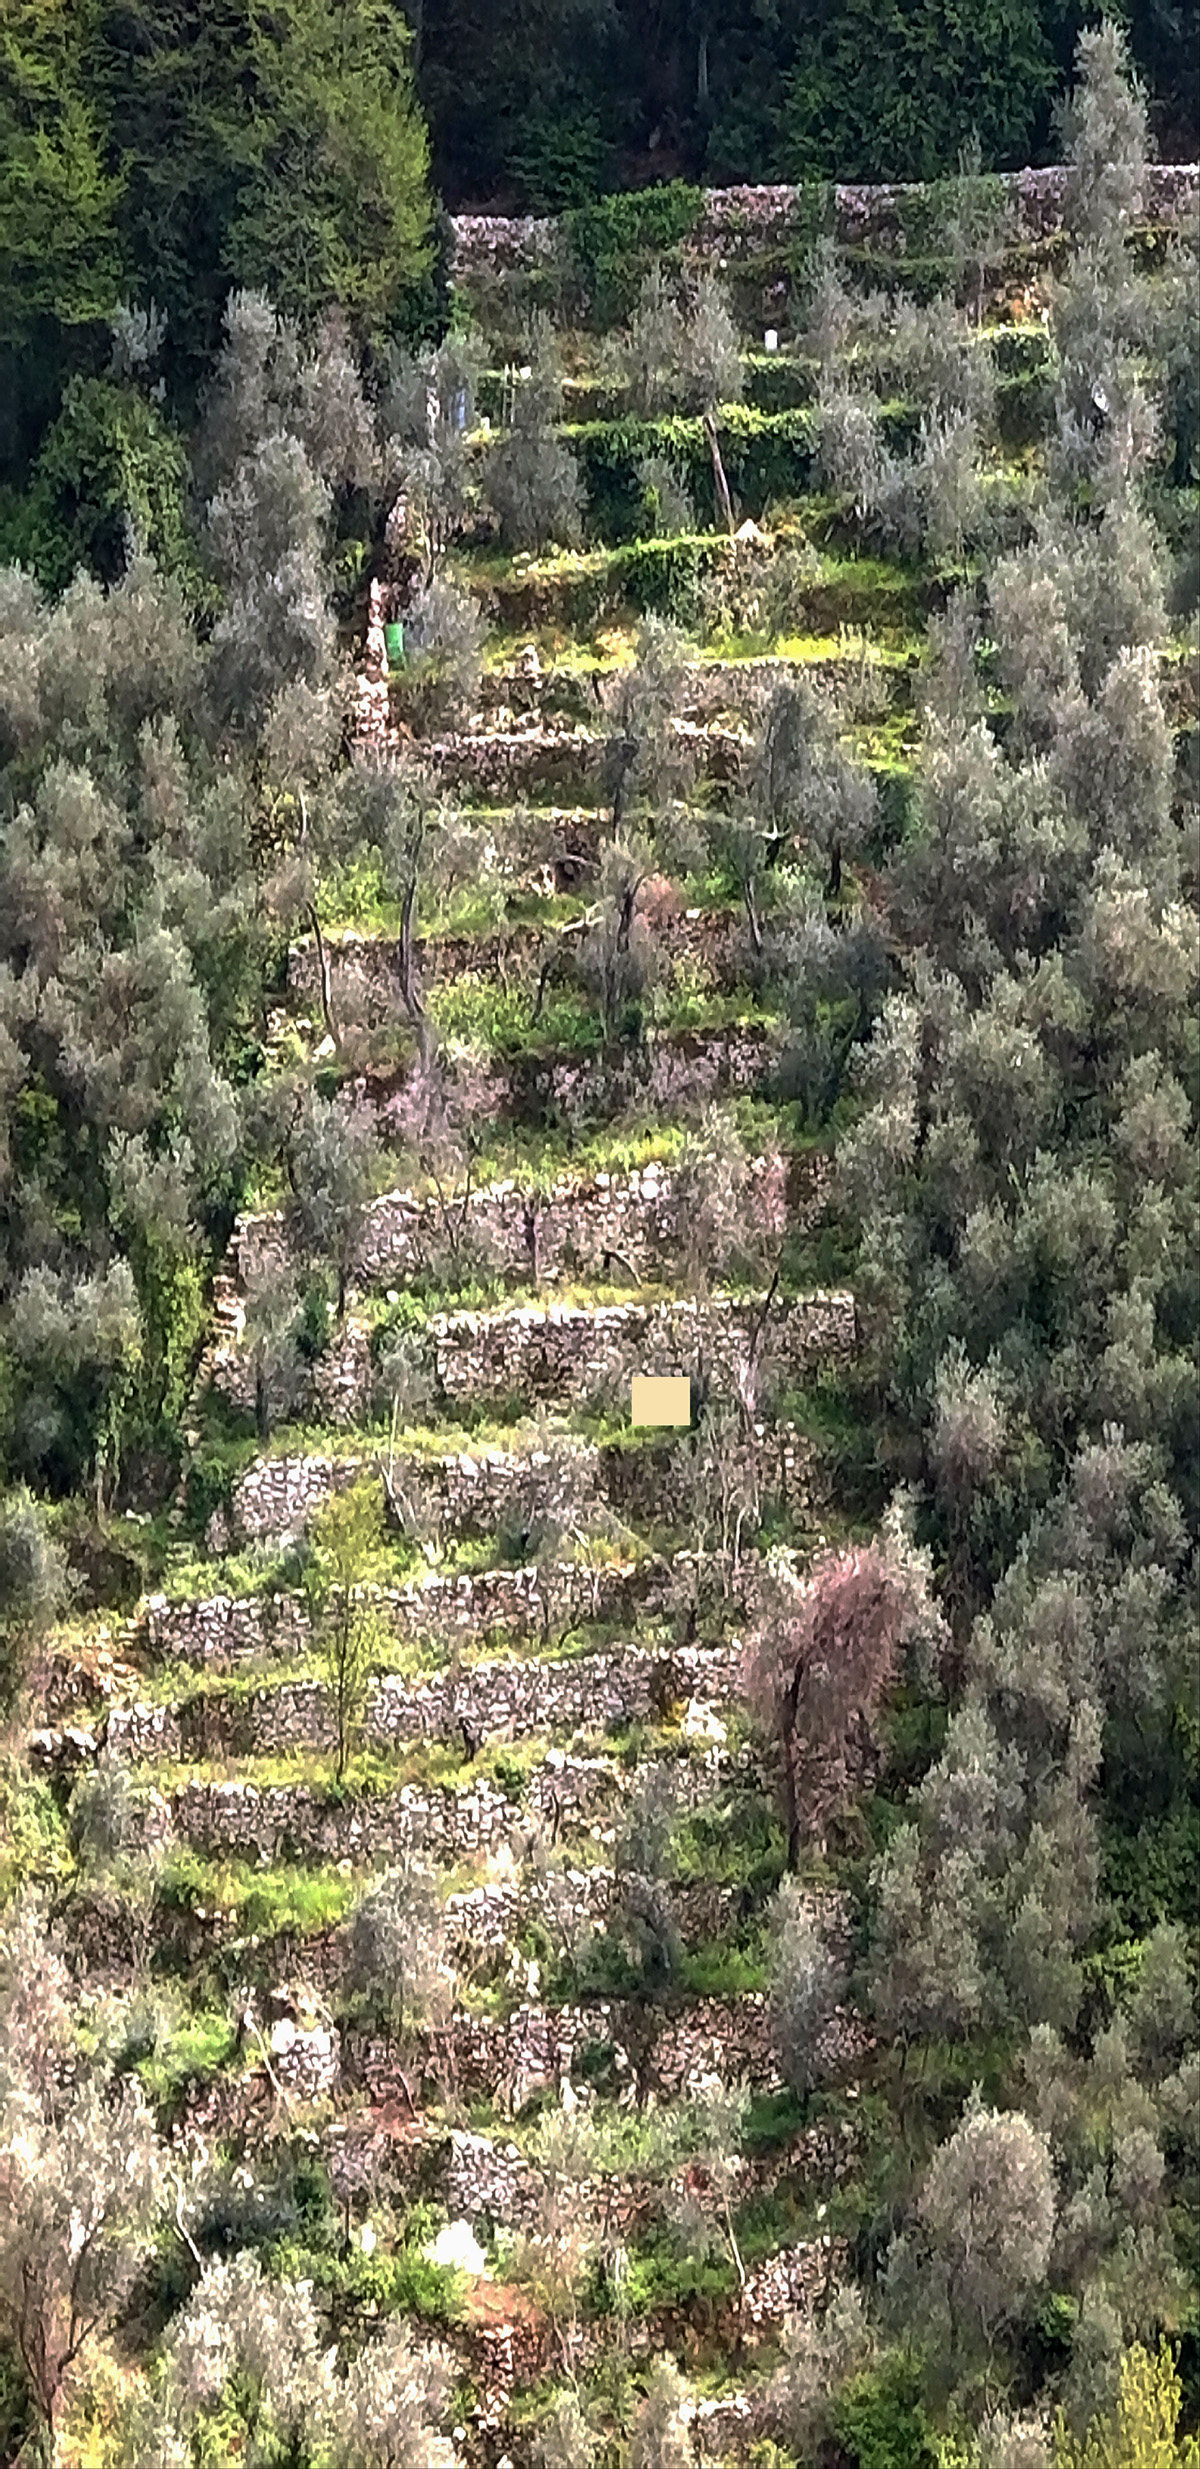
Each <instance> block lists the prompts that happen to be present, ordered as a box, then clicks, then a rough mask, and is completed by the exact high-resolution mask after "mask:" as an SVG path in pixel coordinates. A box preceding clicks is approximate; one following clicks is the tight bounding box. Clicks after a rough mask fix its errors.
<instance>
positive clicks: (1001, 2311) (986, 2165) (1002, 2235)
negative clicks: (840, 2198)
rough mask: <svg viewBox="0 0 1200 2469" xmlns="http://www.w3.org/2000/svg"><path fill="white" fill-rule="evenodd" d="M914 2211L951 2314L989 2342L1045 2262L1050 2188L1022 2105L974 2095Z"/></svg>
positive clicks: (1050, 2173) (1048, 2171)
mask: <svg viewBox="0 0 1200 2469" xmlns="http://www.w3.org/2000/svg"><path fill="white" fill-rule="evenodd" d="M917 2210H918V2216H919V2218H920V2221H921V2223H922V2226H923V2228H924V2229H925V2231H926V2234H927V2235H928V2237H929V2240H930V2244H931V2247H932V2250H933V2256H934V2259H935V2265H936V2268H937V2269H938V2271H939V2273H940V2274H941V2275H944V2286H945V2292H946V2297H947V2301H948V2304H949V2307H950V2310H951V2314H952V2317H953V2319H954V2320H955V2322H956V2323H957V2324H958V2325H959V2328H960V2331H963V2330H966V2329H967V2328H968V2327H971V2328H972V2329H973V2330H974V2331H976V2332H977V2333H978V2335H979V2336H980V2337H981V2338H982V2339H983V2340H984V2341H985V2342H986V2341H990V2339H991V2338H992V2336H993V2334H994V2333H995V2331H996V2329H997V2328H998V2326H999V2324H1000V2323H1001V2321H1002V2320H1003V2319H1004V2317H1005V2316H1007V2315H1011V2314H1012V2313H1013V2312H1014V2311H1015V2310H1016V2309H1017V2307H1019V2306H1020V2305H1021V2303H1022V2301H1023V2300H1024V2298H1025V2297H1026V2296H1027V2295H1028V2294H1029V2293H1030V2292H1031V2291H1032V2290H1034V2289H1036V2288H1037V2287H1039V2286H1040V2284H1041V2282H1042V2281H1043V2280H1044V2278H1045V2274H1046V2267H1047V2265H1048V2263H1049V2260H1050V2249H1051V2245H1052V2242H1053V2237H1054V2222H1055V2210H1056V2185H1055V2173H1054V2164H1053V2161H1052V2159H1051V2156H1050V2149H1049V2146H1048V2144H1047V2143H1046V2141H1045V2138H1044V2137H1043V2136H1042V2135H1039V2134H1038V2132H1037V2131H1036V2129H1035V2128H1034V2127H1032V2126H1031V2125H1030V2123H1029V2120H1028V2118H1027V2117H1024V2116H1023V2115H1022V2113H1021V2111H1020V2110H1009V2111H1000V2110H997V2109H988V2108H986V2107H985V2106H984V2104H983V2102H982V2101H981V2100H980V2099H979V2097H978V2095H977V2094H976V2095H974V2096H973V2097H972V2099H971V2100H970V2101H969V2102H968V2105H967V2108H966V2110H965V2112H964V2115H963V2119H962V2123H961V2125H959V2126H958V2127H956V2129H955V2131H954V2133H953V2134H952V2135H951V2136H950V2137H949V2139H948V2140H947V2141H946V2142H945V2143H943V2144H941V2145H940V2146H939V2148H938V2150H937V2151H936V2152H935V2154H934V2157H933V2160H932V2162H931V2163H930V2167H929V2171H928V2174H927V2176H926V2179H925V2184H924V2186H923V2188H922V2191H921V2196H920V2200H919V2203H918V2206H917Z"/></svg>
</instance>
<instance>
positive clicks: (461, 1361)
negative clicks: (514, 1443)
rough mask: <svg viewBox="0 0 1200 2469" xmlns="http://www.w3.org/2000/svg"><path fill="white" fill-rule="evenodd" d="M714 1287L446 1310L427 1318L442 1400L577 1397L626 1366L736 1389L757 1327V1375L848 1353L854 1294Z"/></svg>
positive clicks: (607, 1386)
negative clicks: (663, 1295)
mask: <svg viewBox="0 0 1200 2469" xmlns="http://www.w3.org/2000/svg"><path fill="white" fill-rule="evenodd" d="M760 1317H761V1306H760V1305H759V1304H756V1303H753V1302H750V1303H743V1302H732V1301H729V1300H728V1299H726V1298H723V1297H718V1298H714V1299H713V1300H712V1301H709V1302H707V1303H692V1302H687V1301H682V1300H681V1301H678V1302H672V1303H663V1304H641V1303H620V1304H612V1305H605V1306H602V1307H601V1308H600V1309H599V1310H596V1311H585V1310H582V1309H577V1308H575V1307H572V1306H570V1305H559V1306H555V1305H553V1304H552V1305H550V1306H549V1307H546V1308H541V1309H539V1308H535V1307H527V1308H525V1309H521V1310H514V1311H506V1312H499V1313H488V1314H485V1313H480V1312H453V1313H445V1314H442V1315H439V1317H438V1318H436V1319H435V1320H434V1321H433V1322H432V1323H431V1327H432V1330H433V1334H434V1364H435V1369H436V1373H437V1379H438V1385H439V1387H440V1389H441V1392H442V1395H443V1396H444V1397H445V1398H446V1400H447V1401H448V1402H449V1403H453V1401H454V1400H456V1399H459V1398H464V1399H465V1398H471V1399H481V1398H485V1397H502V1396H508V1395H511V1394H512V1393H513V1392H514V1391H517V1390H519V1391H520V1392H521V1393H522V1394H523V1395H524V1396H526V1397H529V1398H542V1399H546V1400H548V1401H552V1402H555V1403H558V1404H562V1405H566V1404H568V1403H570V1404H572V1405H581V1404H583V1403H584V1402H585V1401H586V1400H588V1399H590V1398H595V1397H601V1396H603V1395H604V1394H605V1393H606V1392H612V1391H618V1390H619V1389H620V1388H622V1387H623V1386H624V1384H625V1383H626V1382H627V1381H628V1380H629V1379H630V1378H631V1377H632V1375H633V1373H635V1372H651V1373H659V1372H679V1373H684V1372H687V1373H691V1374H692V1376H693V1377H696V1376H699V1375H701V1374H702V1373H706V1374H707V1375H708V1376H709V1377H710V1378H712V1379H715V1380H717V1381H720V1382H721V1383H722V1384H723V1386H724V1387H725V1388H726V1389H727V1391H728V1393H729V1395H731V1396H733V1397H736V1396H737V1395H738V1394H739V1388H740V1383H741V1380H742V1377H743V1376H744V1373H745V1370H746V1367H747V1366H748V1363H749V1359H750V1348H751V1345H752V1343H753V1342H754V1336H755V1332H756V1330H757V1331H758V1332H759V1344H758V1356H757V1361H758V1367H759V1370H760V1372H761V1374H762V1376H763V1377H764V1378H765V1379H768V1380H770V1379H775V1380H789V1379H790V1380H797V1379H800V1378H802V1377H803V1376H804V1374H805V1373H806V1372H807V1371H808V1370H809V1369H810V1368H811V1366H812V1364H813V1363H814V1362H815V1361H816V1360H818V1359H819V1358H820V1357H823V1356H828V1355H848V1354H852V1353H853V1351H854V1348H855V1345H856V1342H857V1332H856V1326H855V1315H854V1297H853V1295H851V1294H850V1293H848V1292H846V1291H833V1292H830V1293H820V1292H819V1293H816V1294H811V1295H802V1296H797V1297H796V1298H795V1299H794V1300H790V1301H787V1302H784V1303H781V1304H778V1305H776V1306H774V1307H773V1308H772V1309H771V1311H770V1312H768V1314H767V1316H766V1319H765V1321H763V1322H762V1325H761V1328H760V1326H759V1324H760Z"/></svg>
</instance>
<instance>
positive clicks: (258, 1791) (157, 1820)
mask: <svg viewBox="0 0 1200 2469" xmlns="http://www.w3.org/2000/svg"><path fill="white" fill-rule="evenodd" d="M668 1771H669V1773H670V1776H671V1782H672V1788H673V1792H674V1795H675V1802H676V1806H677V1807H678V1808H680V1809H686V1808H699V1807H702V1806H703V1805H704V1804H705V1803H706V1802H707V1801H708V1800H710V1799H711V1797H712V1795H713V1793H714V1792H715V1791H717V1790H719V1789H720V1788H721V1787H722V1784H724V1785H725V1786H728V1785H729V1784H730V1783H732V1782H734V1781H737V1780H741V1781H744V1780H745V1778H746V1777H747V1776H751V1775H756V1774H758V1773H759V1767H758V1764H757V1762H756V1760H755V1759H754V1757H753V1756H752V1755H751V1753H750V1752H749V1751H747V1750H744V1749H743V1750H739V1751H738V1752H737V1753H736V1755H734V1756H730V1755H728V1754H727V1753H726V1752H725V1751H723V1750H720V1749H716V1748H713V1749H709V1750H707V1751H706V1752H705V1753H704V1755H703V1756H696V1757H690V1758H679V1759H673V1760H671V1761H670V1762H669V1769H668ZM620 1787H621V1777H620V1775H619V1773H618V1770H617V1768H616V1767H615V1766H614V1765H613V1764H612V1762H611V1761H610V1760H609V1759H606V1758H580V1757H567V1756H565V1755H564V1754H563V1752H562V1751H561V1750H558V1749H551V1750H550V1751H548V1753H547V1755H546V1757H545V1758H544V1759H543V1760H542V1761H541V1763H540V1764H538V1765H535V1766H532V1767H530V1768H529V1770H528V1772H527V1774H526V1775H525V1777H524V1779H523V1794H522V1798H521V1799H520V1800H519V1801H517V1800H512V1799H509V1798H508V1796H507V1795H506V1794H505V1793H503V1792H499V1791H497V1790H496V1788H495V1786H494V1785H493V1784H491V1783H490V1782H488V1781H487V1780H486V1779H485V1778H484V1777H482V1776H481V1777H479V1778H477V1779H476V1780H475V1781H474V1782H472V1783H470V1784H466V1785H464V1786H463V1787H462V1789H461V1790H455V1789H453V1788H452V1787H450V1786H448V1785H440V1786H438V1785H434V1786H427V1787H424V1788H419V1787H418V1786H416V1785H414V1784H409V1783H405V1784H401V1785H399V1786H398V1788H397V1789H396V1790H395V1791H391V1792H371V1793H367V1792H352V1793H348V1794H347V1796H346V1798H345V1799H344V1800H336V1799H331V1798H330V1797H329V1796H328V1795H327V1794H322V1793H320V1792H318V1791H316V1790H315V1789H313V1788H312V1787H311V1786H310V1785H308V1784H304V1783H276V1784H257V1783H241V1782H232V1781H231V1782H219V1783H213V1782H205V1781H202V1780H200V1779H198V1778H197V1779H194V1780H192V1781H189V1782H186V1783H182V1784H180V1785H179V1786H178V1787H177V1788H176V1789H174V1790H173V1791H171V1792H169V1793H162V1792H154V1791H151V1792H147V1793H145V1794H144V1795H141V1796H140V1797H139V1798H138V1799H137V1800H136V1801H135V1804H134V1813H133V1815H132V1816H131V1824H130V1836H129V1842H128V1845H127V1848H128V1849H129V1850H130V1851H132V1852H143V1853H144V1852H148V1851H154V1850H158V1849H161V1848H162V1847H163V1846H164V1845H166V1844H169V1843H171V1842H181V1843H187V1844H190V1845H191V1847H192V1848H193V1850H195V1851H198V1852H203V1853H207V1854H218V1855H222V1856H225V1855H228V1856H232V1857H235V1858H239V1859H251V1858H253V1859H258V1860H262V1861H288V1860H302V1861H310V1862H327V1861H337V1860H347V1859H348V1860H352V1861H354V1862H355V1864H356V1865H365V1866H369V1865H371V1864H372V1863H378V1862H381V1861H392V1860H398V1859H400V1858H401V1857H402V1856H403V1855H404V1854H406V1853H408V1852H416V1853H420V1854H421V1855H422V1856H423V1857H424V1858H426V1859H428V1860H430V1861H433V1862H435V1863H437V1862H440V1863H442V1864H443V1865H446V1866H451V1867H452V1866H453V1865H454V1863H455V1862H457V1861H460V1860H473V1859H476V1858H479V1857H481V1856H483V1855H485V1854H487V1853H490V1852H496V1851H499V1850H500V1849H501V1847H502V1846H505V1847H507V1846H509V1845H511V1843H512V1840H513V1838H514V1837H515V1836H518V1837H519V1836H520V1835H522V1833H526V1834H527V1833H528V1830H529V1828H530V1825H531V1822H532V1823H533V1824H534V1825H535V1826H537V1825H540V1824H541V1823H542V1822H543V1821H544V1822H546V1823H548V1824H549V1825H550V1826H551V1829H552V1832H553V1833H555V1834H556V1833H557V1832H558V1830H559V1828H560V1827H561V1826H563V1825H574V1826H584V1825H586V1826H590V1827H593V1828H598V1827H599V1826H600V1825H601V1822H602V1821H603V1820H606V1819H607V1820H609V1821H610V1822H611V1820H612V1819H613V1817H614V1815H615V1813H616V1811H617V1809H618V1806H619V1802H620Z"/></svg>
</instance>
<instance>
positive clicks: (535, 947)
mask: <svg viewBox="0 0 1200 2469" xmlns="http://www.w3.org/2000/svg"><path fill="white" fill-rule="evenodd" d="M552 940H553V938H552V936H550V935H549V934H548V933H547V932H546V930H545V929H544V928H540V927H535V926H528V927H521V928H516V929H513V930H512V931H508V932H505V933H502V934H490V935H471V936H468V935H438V936H435V937H433V938H432V939H430V940H428V941H425V942H423V943H422V944H421V946H420V948H419V951H418V972H419V975H420V978H421V981H422V983H423V984H424V985H425V986H426V987H429V986H437V985H441V984H444V983H445V982H446V981H447V980H448V979H451V980H452V979H454V978H458V977H462V976H466V975H470V976H473V977H481V978H486V979H488V980H489V981H491V982H492V983H493V984H496V985H500V984H501V983H503V981H504V978H505V976H506V974H507V972H508V971H509V970H518V969H520V968H521V967H522V966H524V967H525V968H526V969H527V970H528V971H529V972H530V974H531V975H532V973H533V971H534V969H535V968H536V966H537V963H538V956H539V954H541V953H546V952H548V951H549V950H550V948H551V944H552ZM326 951H327V954H328V958H329V964H330V976H331V984H332V991H333V1000H334V1007H335V1010H336V1008H337V1007H338V1004H339V1002H340V1003H341V1005H342V1006H343V1009H344V1007H345V1005H346V1003H347V1001H348V999H349V998H350V996H351V994H352V993H353V996H354V998H355V1000H356V1001H361V996H362V992H363V990H365V992H366V995H367V997H368V1000H369V1004H370V1005H371V1006H373V1007H374V1009H375V1011H376V1013H377V1014H379V1015H381V1016H384V1017H394V1016H395V1015H396V1014H397V1013H398V1012H399V1009H400V945H399V942H398V940H396V939H395V938H392V937H388V936H372V937H366V936H361V935H344V936H342V937H341V938H340V939H338V940H336V941H333V942H331V943H328V944H327V945H326ZM565 953H566V947H565V946H564V954H565ZM567 956H569V955H567ZM662 957H663V966H664V969H665V973H666V982H667V983H668V984H670V983H671V982H672V980H675V981H678V979H679V977H680V975H681V973H683V972H689V973H691V972H694V973H695V975H696V977H697V978H699V979H701V980H703V981H704V982H706V984H707V986H708V988H709V989H710V990H711V991H713V992H715V993H718V994H732V993H733V992H734V991H735V990H736V989H737V988H738V987H739V986H744V985H745V983H746V978H747V971H748V968H749V964H750V958H751V953H750V938H749V932H748V929H747V926H746V921H745V918H744V916H743V915H742V913H741V912H740V911H731V910H720V909H714V910H709V909H680V910H679V911H678V912H677V913H676V914H674V915H673V916H671V918H670V920H669V923H668V925H667V927H666V930H665V932H664V934H663V937H662ZM288 984H289V987H290V988H291V990H292V994H293V997H294V998H296V999H300V1000H304V999H307V1000H308V1001H310V1002H312V1003H313V1004H315V1003H316V1001H317V999H318V984H317V959H316V952H315V950H314V948H313V946H312V944H311V943H299V944H295V945H293V947H292V950H291V952H290V953H289V955H288Z"/></svg>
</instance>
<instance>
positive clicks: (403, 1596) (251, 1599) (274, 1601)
mask: <svg viewBox="0 0 1200 2469" xmlns="http://www.w3.org/2000/svg"><path fill="white" fill-rule="evenodd" d="M782 1445H784V1446H785V1447H786V1440H785V1441H784V1442H783V1444H782ZM614 1454H615V1453H614ZM793 1488H794V1489H795V1490H798V1488H799V1487H798V1483H797V1484H796V1485H795V1486H794V1487H793ZM762 1575H763V1571H762V1564H761V1562H760V1560H759V1557H758V1555H757V1553H755V1552H752V1551H748V1552H745V1553H743V1555H742V1559H741V1562H740V1564H739V1567H738V1569H737V1570H736V1571H734V1570H731V1569H730V1568H728V1567H727V1566H726V1565H725V1564H724V1563H722V1562H721V1561H720V1560H719V1559H717V1558H716V1557H714V1556H713V1555H709V1554H698V1553H695V1552H676V1553H675V1554H674V1555H673V1557H672V1558H671V1559H670V1560H660V1559H657V1558H650V1557H647V1558H646V1559H645V1560H642V1561H635V1562H618V1563H614V1564H612V1565H611V1566H601V1567H600V1568H598V1569H597V1570H595V1571H594V1572H593V1571H591V1570H588V1569H585V1568H580V1567H579V1566H578V1564H577V1563H575V1562H573V1561H559V1562H555V1563H553V1564H551V1565H550V1566H548V1567H545V1568H540V1569H539V1568H537V1567H535V1566H530V1567H526V1568H521V1569H507V1568H499V1569H479V1570H476V1571H474V1572H473V1573H471V1574H464V1575H462V1576H461V1577H427V1578H422V1579H419V1580H415V1581H414V1582H413V1583H412V1584H411V1585H408V1586H400V1587H396V1588H393V1589H390V1590H388V1591H386V1592H383V1593H381V1595H380V1597H379V1602H380V1605H381V1608H382V1609H383V1611H384V1612H385V1613H386V1616H387V1618H388V1621H389V1623H390V1625H391V1627H392V1630H393V1632H394V1634H395V1636H396V1637H397V1638H398V1639H401V1640H411V1641H413V1642H416V1643H422V1644H424V1643H427V1642H430V1641H437V1642H439V1643H441V1644H443V1645H444V1646H446V1647H447V1648H450V1649H452V1648H453V1646H454V1644H455V1642H456V1641H457V1640H459V1639H462V1638H467V1637H469V1638H471V1639H472V1640H474V1639H477V1638H480V1637H483V1638H486V1637H489V1636H491V1635H492V1634H496V1635H501V1634H503V1635H506V1636H512V1637H514V1638H518V1639H521V1638H530V1637H546V1636H548V1635H550V1634H552V1633H561V1632H562V1631H563V1630H564V1629H566V1628H567V1627H569V1626H577V1625H578V1623H579V1622H580V1621H582V1620H591V1619H599V1620H605V1621H607V1620H625V1621H632V1620H633V1619H634V1618H635V1617H636V1616H637V1614H638V1613H641V1614H642V1615H643V1616H644V1617H646V1618H654V1617H657V1616H658V1615H660V1614H661V1613H662V1612H663V1611H664V1610H665V1609H666V1608H667V1606H668V1589H669V1588H670V1587H671V1585H672V1584H673V1583H678V1584H683V1583H684V1582H685V1581H686V1582H687V1583H688V1585H689V1592H690V1594H691V1596H692V1598H693V1599H694V1602H695V1606H696V1612H697V1618H698V1619H700V1620H703V1621H705V1622H711V1621H715V1622H719V1623H720V1624H721V1625H722V1626H724V1625H726V1624H728V1623H733V1624H736V1623H738V1622H744V1621H745V1620H746V1619H747V1618H748V1617H749V1616H750V1613H751V1611H752V1609H753V1607H754V1606H755V1604H756V1603H757V1601H758V1597H759V1593H760V1590H761V1584H762ZM132 1635H133V1638H134V1639H135V1640H136V1641H137V1642H139V1643H140V1644H141V1645H142V1646H143V1647H144V1648H145V1649H147V1650H148V1651H149V1652H150V1653H151V1654H153V1655H154V1656H155V1657H157V1659H158V1660H159V1661H162V1662H180V1663H190V1664H194V1665H195V1666H196V1667H197V1669H199V1670H205V1671H236V1670H244V1669H245V1668H246V1667H247V1666H251V1665H254V1664H261V1663H269V1662H271V1661H275V1662H294V1661H296V1660H298V1659H299V1658H300V1657H301V1656H302V1655H305V1654H307V1653H308V1652H309V1651H310V1650H311V1646H312V1632H311V1628H310V1624H309V1620H308V1614H307V1612H306V1610H305V1606H304V1602H303V1599H302V1598H301V1597H300V1596H299V1595H290V1594H270V1595H268V1594H263V1595H241V1596H239V1595H207V1596H204V1595H202V1596H192V1597H189V1598H188V1599H187V1600H186V1601H182V1602H178V1603H171V1602H169V1601H168V1600H167V1598H166V1596H165V1595H155V1596H152V1597H151V1598H150V1599H149V1601H148V1602H147V1604H146V1608H145V1612H144V1615H143V1617H142V1619H141V1620H140V1621H139V1622H138V1623H136V1624H135V1626H134V1629H133V1632H132ZM133 1677H134V1676H133V1674H132V1672H130V1673H129V1674H128V1675H127V1678H128V1679H129V1680H132V1679H133ZM111 1694H112V1692H111V1691H109V1692H108V1695H109V1696H111ZM101 1702H103V1701H101V1700H99V1699H98V1700H97V1703H101Z"/></svg>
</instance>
